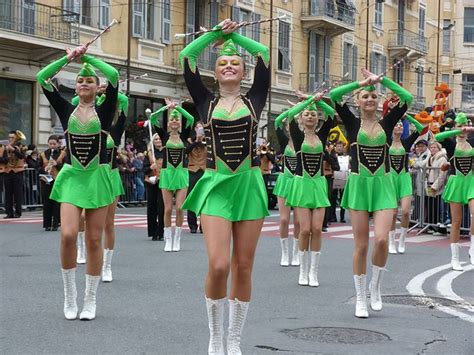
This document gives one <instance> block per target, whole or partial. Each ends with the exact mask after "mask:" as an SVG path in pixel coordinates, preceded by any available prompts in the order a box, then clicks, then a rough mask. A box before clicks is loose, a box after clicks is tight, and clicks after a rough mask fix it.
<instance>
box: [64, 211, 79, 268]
mask: <svg viewBox="0 0 474 355" xmlns="http://www.w3.org/2000/svg"><path fill="white" fill-rule="evenodd" d="M81 212H82V209H81V208H79V207H76V206H74V205H71V204H69V203H61V246H60V254H61V266H62V268H63V269H65V270H67V269H72V268H75V267H76V257H77V247H76V239H77V233H78V232H79V222H80V219H81Z"/></svg>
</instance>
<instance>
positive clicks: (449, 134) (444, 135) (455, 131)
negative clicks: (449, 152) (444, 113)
mask: <svg viewBox="0 0 474 355" xmlns="http://www.w3.org/2000/svg"><path fill="white" fill-rule="evenodd" d="M461 132H462V131H461V130H460V129H452V130H450V131H444V132H441V133H438V134H435V136H434V137H435V139H436V140H437V141H438V142H442V141H444V140H445V139H446V138H451V137H456V136H458V135H460V134H461Z"/></svg>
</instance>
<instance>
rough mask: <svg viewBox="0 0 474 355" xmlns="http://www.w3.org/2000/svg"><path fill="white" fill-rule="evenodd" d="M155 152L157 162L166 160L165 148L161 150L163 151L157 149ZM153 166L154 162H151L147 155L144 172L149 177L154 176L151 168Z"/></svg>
mask: <svg viewBox="0 0 474 355" xmlns="http://www.w3.org/2000/svg"><path fill="white" fill-rule="evenodd" d="M154 151H155V161H157V160H159V159H163V158H164V156H165V150H164V148H163V149H161V150H159V149H156V148H155V149H154ZM151 164H152V162H151V161H150V157H149V156H148V155H147V156H146V157H145V160H144V161H143V172H144V173H145V175H147V176H150V175H153V171H152V170H151V168H150V167H151Z"/></svg>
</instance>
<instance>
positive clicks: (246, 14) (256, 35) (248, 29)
mask: <svg viewBox="0 0 474 355" xmlns="http://www.w3.org/2000/svg"><path fill="white" fill-rule="evenodd" d="M232 18H233V19H234V21H236V22H243V21H248V22H252V21H260V19H261V15H260V14H256V13H254V12H251V11H248V10H244V9H241V8H239V7H235V6H234V7H232ZM239 33H240V34H241V35H243V36H246V37H250V38H252V39H253V40H255V41H257V42H260V26H244V27H242V28H241V29H240V30H239Z"/></svg>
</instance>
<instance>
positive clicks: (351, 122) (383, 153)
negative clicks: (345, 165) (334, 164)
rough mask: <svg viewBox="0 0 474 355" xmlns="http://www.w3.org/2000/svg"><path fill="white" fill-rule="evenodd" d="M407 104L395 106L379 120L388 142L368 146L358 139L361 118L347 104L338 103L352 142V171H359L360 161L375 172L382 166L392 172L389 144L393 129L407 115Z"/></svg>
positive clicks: (338, 108)
mask: <svg viewBox="0 0 474 355" xmlns="http://www.w3.org/2000/svg"><path fill="white" fill-rule="evenodd" d="M407 108H408V107H407V105H406V104H404V105H403V106H400V105H397V106H395V107H394V108H393V109H392V110H391V111H390V113H389V114H387V115H386V116H385V117H384V118H382V119H381V120H380V121H379V124H380V126H381V127H382V129H383V130H384V132H385V135H386V137H387V142H386V143H385V144H384V145H381V146H372V145H371V146H367V145H363V144H360V142H358V141H357V136H358V134H359V131H360V127H361V122H362V121H361V120H360V119H359V118H357V117H355V116H354V114H353V113H352V112H351V110H350V109H349V107H348V106H347V104H344V105H342V106H341V105H340V104H338V103H336V111H337V113H338V115H339V117H340V118H341V120H342V123H343V124H344V126H345V127H346V131H347V138H348V140H349V143H350V149H349V155H350V158H351V172H352V173H355V174H358V173H359V163H360V164H362V165H364V166H365V167H366V168H367V169H369V171H371V172H372V174H374V173H375V172H376V171H377V170H378V169H379V168H380V167H381V166H384V167H385V173H388V172H390V159H389V155H388V149H389V145H390V144H391V137H392V132H393V129H394V128H395V125H396V124H397V122H398V121H399V120H400V119H401V118H402V117H403V116H405V112H406V111H407ZM359 158H360V159H359Z"/></svg>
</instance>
